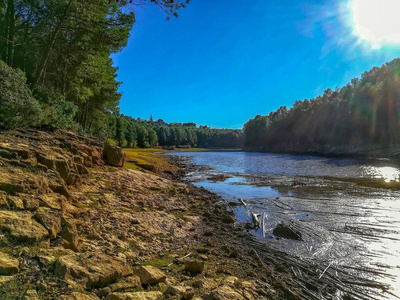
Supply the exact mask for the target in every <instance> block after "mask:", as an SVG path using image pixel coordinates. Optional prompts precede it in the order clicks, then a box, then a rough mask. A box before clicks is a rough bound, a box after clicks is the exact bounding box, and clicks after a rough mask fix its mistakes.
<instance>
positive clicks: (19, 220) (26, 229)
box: [0, 210, 48, 243]
mask: <svg viewBox="0 0 400 300" xmlns="http://www.w3.org/2000/svg"><path fill="white" fill-rule="evenodd" d="M0 229H3V230H5V231H6V232H7V233H8V234H9V235H10V236H12V237H14V238H15V239H17V240H19V241H22V242H27V243H35V242H37V241H40V240H41V239H43V238H45V237H47V236H48V231H47V230H46V228H44V227H43V226H42V225H41V224H39V223H38V222H36V221H35V220H33V219H32V213H30V212H16V211H3V210H0Z"/></svg>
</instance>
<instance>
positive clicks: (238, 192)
mask: <svg viewBox="0 0 400 300" xmlns="http://www.w3.org/2000/svg"><path fill="white" fill-rule="evenodd" d="M174 155H179V156H185V157H187V158H188V159H190V161H191V162H192V163H194V164H197V165H205V166H209V167H210V168H200V169H193V172H190V173H189V174H188V175H187V179H189V180H191V181H193V182H194V183H195V184H196V185H197V186H203V187H205V188H207V189H209V190H211V191H213V192H215V193H217V194H219V195H221V196H223V197H224V198H225V199H226V200H227V201H230V202H235V201H237V202H239V201H238V198H242V199H243V200H244V201H245V202H246V204H247V205H246V206H238V207H235V208H234V210H235V213H236V218H237V219H238V220H239V221H241V222H247V223H251V222H252V217H251V216H252V214H259V215H260V219H261V221H262V222H261V223H262V226H261V228H259V229H257V230H251V233H252V234H254V235H256V236H257V237H258V238H259V239H260V240H262V241H265V243H268V244H270V245H272V246H273V247H276V248H278V249H280V250H284V251H286V252H289V253H292V254H293V255H297V256H299V257H301V258H302V259H308V260H310V261H311V260H312V261H314V262H316V263H317V264H318V265H320V266H321V268H322V269H325V267H326V266H328V265H330V267H329V269H328V270H327V272H330V275H331V276H337V278H338V279H339V280H340V279H342V277H343V276H345V274H347V275H346V276H348V274H354V278H358V279H357V280H360V279H365V280H373V281H376V282H379V283H382V284H384V285H388V286H390V287H389V289H388V290H385V288H384V289H383V290H384V291H382V290H376V289H375V290H371V291H370V292H369V294H368V295H369V298H371V299H377V298H382V299H392V298H393V299H398V298H397V297H398V296H400V192H399V190H398V189H397V188H398V187H397V184H398V183H399V178H400V165H399V164H398V162H394V161H390V160H366V159H348V158H346V159H341V158H324V157H316V156H298V155H281V154H268V153H244V152H197V153H189V152H188V153H174ZM218 174H223V175H225V176H226V177H227V178H226V180H223V179H222V180H220V179H218V180H219V181H216V180H215V178H213V175H218ZM282 222H283V223H285V224H290V225H291V226H292V227H293V228H296V230H298V231H299V232H301V235H302V240H301V241H295V240H288V239H284V238H277V237H276V236H274V234H273V233H272V231H273V229H274V228H275V227H276V225H277V224H278V223H282ZM343 278H344V277H343ZM354 288H355V289H356V288H357V287H356V286H354Z"/></svg>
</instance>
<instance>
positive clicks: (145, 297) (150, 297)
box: [106, 292, 162, 300]
mask: <svg viewBox="0 0 400 300" xmlns="http://www.w3.org/2000/svg"><path fill="white" fill-rule="evenodd" d="M160 299H162V293H161V292H136V293H112V294H109V295H108V296H107V297H106V300H160Z"/></svg>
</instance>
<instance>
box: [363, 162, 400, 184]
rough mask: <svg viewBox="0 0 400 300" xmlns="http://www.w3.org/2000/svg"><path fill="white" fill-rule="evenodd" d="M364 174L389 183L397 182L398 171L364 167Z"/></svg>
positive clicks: (399, 173)
mask: <svg viewBox="0 0 400 300" xmlns="http://www.w3.org/2000/svg"><path fill="white" fill-rule="evenodd" d="M365 168H366V170H365V172H366V173H367V175H370V176H371V177H373V178H381V179H383V180H384V181H385V182H387V183H389V182H391V181H396V182H399V176H400V172H399V169H397V168H394V167H370V166H369V167H365Z"/></svg>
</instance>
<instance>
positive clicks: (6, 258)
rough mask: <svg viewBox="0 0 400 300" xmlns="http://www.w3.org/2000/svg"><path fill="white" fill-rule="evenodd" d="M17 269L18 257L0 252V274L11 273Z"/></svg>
mask: <svg viewBox="0 0 400 300" xmlns="http://www.w3.org/2000/svg"><path fill="white" fill-rule="evenodd" d="M18 270H19V262H18V259H16V258H14V257H12V256H10V255H8V254H6V253H4V252H0V275H12V274H14V273H17V272H18Z"/></svg>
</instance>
